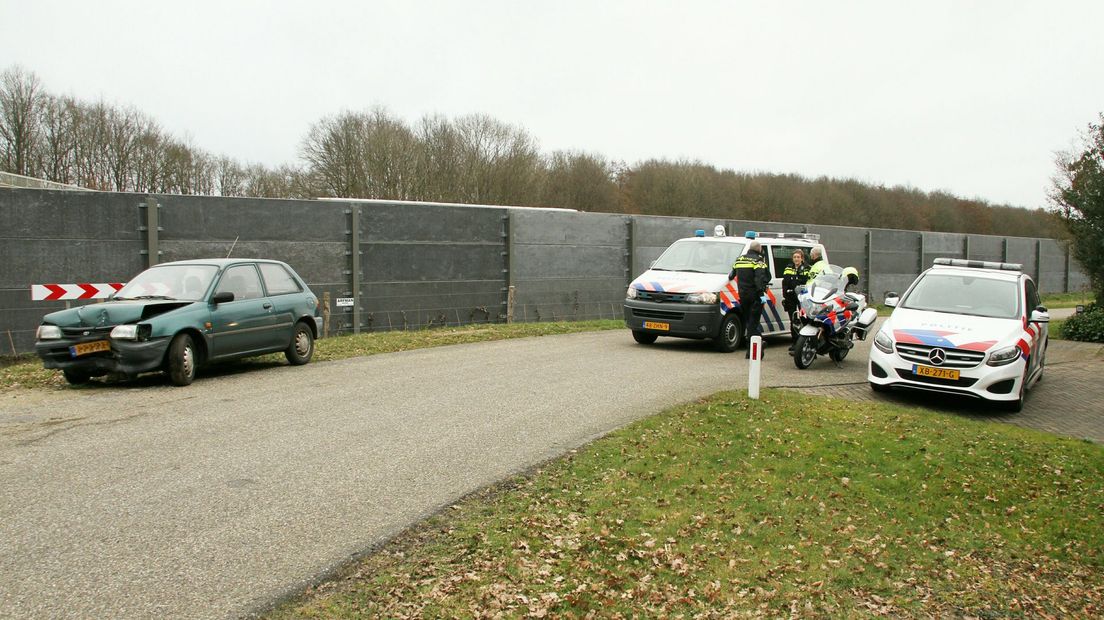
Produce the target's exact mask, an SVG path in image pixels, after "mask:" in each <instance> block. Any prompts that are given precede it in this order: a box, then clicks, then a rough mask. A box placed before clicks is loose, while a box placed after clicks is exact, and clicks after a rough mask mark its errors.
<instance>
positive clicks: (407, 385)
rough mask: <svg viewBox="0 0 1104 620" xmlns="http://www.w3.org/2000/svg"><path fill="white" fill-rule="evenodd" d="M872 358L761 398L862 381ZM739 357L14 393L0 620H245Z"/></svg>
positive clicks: (533, 361)
mask: <svg viewBox="0 0 1104 620" xmlns="http://www.w3.org/2000/svg"><path fill="white" fill-rule="evenodd" d="M866 346H867V345H865V344H864V345H860V346H859V347H857V348H856V351H855V352H854V353H853V354H852V356H851V357H849V358H848V359H847V360H845V361H844V363H843V364H842V365H840V366H837V365H835V364H833V363H832V362H830V361H829V360H828V359H827V358H820V359H819V360H818V362H817V363H816V364H815V365H814V366H813V368H811V369H810V370H808V371H798V370H796V369H795V368H794V366H793V363H792V360H791V358H790V357H789V356H787V355H786V353H785V345H784V344H778V345H777V346H769V347H768V349H767V355H766V359H765V362H764V368H763V380H764V385H773V386H803V385H812V386H823V385H846V384H853V383H856V382H863V381H864V379H865V363H864V362H865V350H866ZM746 377H747V367H746V362H745V360H744V359H743V355H742V354H740V353H736V354H729V355H725V354H719V353H714V352H712V351H711V350H710V349H709V348H708V346H705V345H704V344H703V343H699V342H691V341H679V340H670V339H661V340H660V342H659V343H658V344H657V345H653V346H641V345H637V344H635V343H634V342H633V341H632V338H631V337H630V336H629V333H628V331H613V332H600V333H586V334H574V335H566V336H555V337H544V338H529V339H522V340H511V341H502V342H494V343H481V344H472V345H462V346H454V347H445V348H438V349H427V350H420V351H411V352H405V353H396V354H389V355H379V356H374V357H369V358H359V359H351V360H345V361H340V362H329V363H315V364H310V365H308V366H305V367H296V368H292V367H289V366H274V367H270V368H261V369H252V370H249V371H247V372H240V371H239V372H234V371H230V372H222V373H219V374H214V375H212V374H209V373H208V374H202V373H201V375H200V377H199V379H198V380H197V381H196V383H195V384H193V385H192V386H190V387H188V388H173V387H171V386H168V385H167V384H166V383H165V382H164V381H163V380H161V379H159V378H154V379H150V380H143V381H141V382H139V383H138V384H137V385H131V386H125V385H124V386H118V385H116V386H108V387H99V388H92V389H83V390H65V391H62V392H50V393H45V392H19V393H9V394H4V395H0V617H19V618H47V617H48V618H63V617H74V618H91V617H97V618H107V617H112V618H123V617H126V618H132V617H133V618H145V617H158V618H160V617H173V618H225V617H239V616H248V615H251V614H252V613H254V612H255V611H257V610H258V609H262V608H264V607H265V606H266V605H268V604H270V603H271V602H272V601H273V600H275V599H277V598H278V597H280V596H282V595H285V594H287V593H289V592H293V591H295V590H297V589H298V588H300V587H302V586H303V585H305V584H307V583H309V582H311V581H312V580H314V579H316V578H317V577H318V576H319V575H322V574H324V573H325V572H326V571H328V570H329V569H331V568H333V567H336V566H339V565H341V564H343V563H345V562H347V561H348V560H349V559H350V558H351V557H352V556H353V555H354V554H357V553H358V552H361V551H363V550H365V549H368V548H370V547H371V546H373V545H375V544H377V543H380V542H382V541H384V540H386V539H387V538H389V537H391V536H393V535H394V534H396V533H398V532H399V531H401V530H402V529H404V528H406V527H408V526H409V525H411V524H412V523H414V522H416V521H418V520H420V519H422V518H424V517H426V516H427V515H429V514H432V513H433V512H435V511H436V510H438V509H440V508H441V507H443V506H447V505H448V504H449V503H450V502H452V501H455V500H456V499H457V498H459V497H461V496H463V495H464V494H467V493H469V492H471V491H474V490H477V489H479V488H482V487H484V486H487V485H489V484H491V483H493V482H496V481H498V480H500V479H502V478H504V477H507V476H508V475H510V474H512V473H515V472H518V471H522V470H524V469H526V468H528V467H530V466H532V465H534V464H537V463H540V462H542V461H544V460H547V459H549V458H551V457H554V456H557V455H560V454H562V453H564V452H565V451H567V450H569V449H571V448H574V447H577V446H580V445H582V444H584V443H586V442H588V441H590V440H592V439H593V438H595V437H598V436H600V435H602V434H604V433H607V432H609V431H610V430H612V429H615V428H617V427H619V426H622V425H624V424H626V423H628V422H631V421H633V420H635V419H638V418H641V417H644V416H647V415H650V414H653V413H655V412H657V411H659V410H660V409H662V408H664V407H665V406H669V405H673V404H676V403H681V402H685V401H688V400H692V399H694V398H697V397H701V396H705V395H707V394H710V393H712V392H715V391H718V390H722V389H733V388H741V387H744V386H745V385H746Z"/></svg>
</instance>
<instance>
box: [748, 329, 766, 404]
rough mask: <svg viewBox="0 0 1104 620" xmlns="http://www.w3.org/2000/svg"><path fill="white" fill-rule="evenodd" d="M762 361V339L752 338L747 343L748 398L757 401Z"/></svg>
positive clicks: (758, 337) (759, 337)
mask: <svg viewBox="0 0 1104 620" xmlns="http://www.w3.org/2000/svg"><path fill="white" fill-rule="evenodd" d="M762 361H763V338H762V337H761V336H752V337H751V341H750V342H748V396H749V397H751V398H753V399H755V400H759V372H760V366H761V362H762Z"/></svg>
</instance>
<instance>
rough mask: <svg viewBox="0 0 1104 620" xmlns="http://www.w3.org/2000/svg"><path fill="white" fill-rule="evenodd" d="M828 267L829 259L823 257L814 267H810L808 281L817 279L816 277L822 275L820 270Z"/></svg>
mask: <svg viewBox="0 0 1104 620" xmlns="http://www.w3.org/2000/svg"><path fill="white" fill-rule="evenodd" d="M827 267H828V261H826V260H824V259H823V258H822V259H820V260H818V261H817V262H816V263H815V264H814V265H813V266H812V267H810V268H809V279H808V280H807V282H812V281H813V280H816V277H817V276H819V275H820V272H822V271H824V269H825V268H827Z"/></svg>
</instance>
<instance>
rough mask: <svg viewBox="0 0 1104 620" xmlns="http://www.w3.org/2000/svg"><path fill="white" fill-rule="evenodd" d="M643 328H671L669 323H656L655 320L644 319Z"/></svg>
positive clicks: (663, 330)
mask: <svg viewBox="0 0 1104 620" xmlns="http://www.w3.org/2000/svg"><path fill="white" fill-rule="evenodd" d="M644 329H658V330H659V331H661V332H666V331H670V330H671V324H670V323H656V322H655V321H644Z"/></svg>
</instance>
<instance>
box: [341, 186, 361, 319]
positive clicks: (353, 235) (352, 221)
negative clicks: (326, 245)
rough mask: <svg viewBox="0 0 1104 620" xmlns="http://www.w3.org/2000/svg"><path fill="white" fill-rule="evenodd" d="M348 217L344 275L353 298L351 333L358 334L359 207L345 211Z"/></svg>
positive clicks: (352, 207) (352, 206)
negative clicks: (347, 265)
mask: <svg viewBox="0 0 1104 620" xmlns="http://www.w3.org/2000/svg"><path fill="white" fill-rule="evenodd" d="M345 214H346V215H348V216H349V232H348V235H349V249H348V250H345V254H346V256H348V257H349V269H347V270H346V271H345V275H347V276H349V296H350V297H352V298H353V312H352V314H353V333H354V334H359V333H360V207H358V206H356V205H350V206H349V208H348V209H346V210H345Z"/></svg>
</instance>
